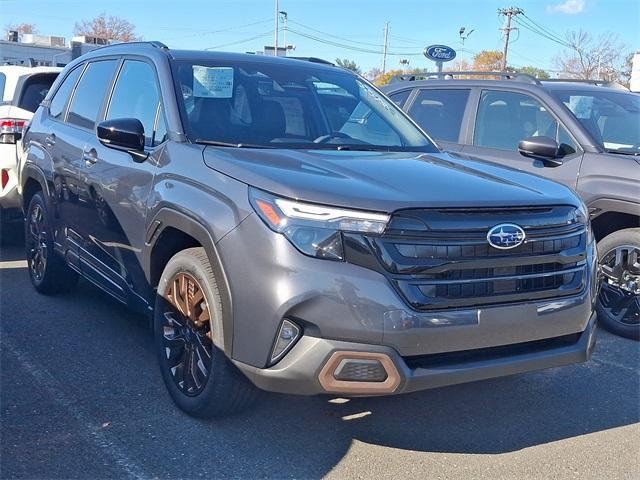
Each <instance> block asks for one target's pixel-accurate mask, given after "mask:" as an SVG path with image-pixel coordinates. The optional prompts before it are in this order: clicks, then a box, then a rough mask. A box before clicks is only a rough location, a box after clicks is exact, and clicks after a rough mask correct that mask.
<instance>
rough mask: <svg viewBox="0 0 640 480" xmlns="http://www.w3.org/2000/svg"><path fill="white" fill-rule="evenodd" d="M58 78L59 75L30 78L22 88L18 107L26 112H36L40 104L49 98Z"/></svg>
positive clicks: (39, 75)
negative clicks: (48, 95)
mask: <svg viewBox="0 0 640 480" xmlns="http://www.w3.org/2000/svg"><path fill="white" fill-rule="evenodd" d="M57 76H58V74H57V73H42V74H36V75H31V76H29V78H27V79H26V80H25V82H24V84H23V86H22V93H21V95H20V100H19V101H18V105H17V106H18V107H20V108H23V109H24V110H28V111H30V112H35V111H36V110H37V109H38V106H39V105H40V102H42V100H44V97H46V96H47V93H48V92H49V89H50V88H51V85H52V84H53V82H54V80H55V79H56V77H57Z"/></svg>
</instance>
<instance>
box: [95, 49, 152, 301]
mask: <svg viewBox="0 0 640 480" xmlns="http://www.w3.org/2000/svg"><path fill="white" fill-rule="evenodd" d="M104 118H105V119H107V120H113V119H118V118H136V119H138V120H140V121H141V123H142V125H143V126H144V130H145V146H146V151H147V153H148V154H149V157H148V158H147V160H145V161H143V162H140V163H137V162H136V161H134V159H133V158H132V156H131V155H130V154H129V153H127V152H123V151H120V150H116V149H113V148H109V147H106V146H104V145H102V144H101V143H100V142H99V141H98V139H97V137H96V136H95V134H93V138H92V140H91V142H90V143H88V144H87V151H85V153H84V154H85V156H88V158H87V166H86V175H85V177H84V185H85V188H86V190H87V191H88V192H89V195H90V197H91V206H92V209H93V211H92V221H91V222H89V223H88V231H87V235H86V237H85V239H84V254H85V258H84V259H83V265H85V268H86V269H87V274H89V275H93V276H94V277H95V280H96V281H98V282H101V283H102V286H103V287H104V288H105V289H107V290H109V291H110V292H111V293H112V294H114V295H115V296H117V297H118V298H121V299H122V300H123V301H125V302H126V303H128V304H129V305H130V306H132V307H134V308H142V309H144V308H145V307H146V306H147V305H146V302H147V301H148V299H149V298H150V292H149V290H148V285H147V283H146V281H145V276H144V272H143V270H142V266H141V265H142V262H141V260H142V259H141V255H142V247H143V244H144V241H145V238H144V234H145V229H144V228H142V227H143V226H144V225H145V224H146V205H147V198H148V196H149V192H150V190H151V188H152V185H153V178H154V174H155V170H156V166H155V165H156V156H157V154H158V148H157V147H158V146H159V145H160V144H161V143H162V141H163V140H164V138H163V137H164V133H160V132H164V116H163V115H161V114H160V94H159V88H158V83H157V81H156V74H155V70H154V68H153V66H152V65H151V64H149V63H146V62H144V61H139V60H127V59H125V60H124V62H123V63H122V66H121V68H120V71H119V73H118V76H117V78H116V81H115V83H114V86H113V93H112V94H111V97H110V99H109V100H108V102H107V105H106V107H105V114H104ZM158 124H159V125H160V126H159V127H158ZM156 132H157V135H156Z"/></svg>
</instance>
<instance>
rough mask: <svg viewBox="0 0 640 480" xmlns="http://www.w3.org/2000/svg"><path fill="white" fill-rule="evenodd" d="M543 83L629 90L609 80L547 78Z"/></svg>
mask: <svg viewBox="0 0 640 480" xmlns="http://www.w3.org/2000/svg"><path fill="white" fill-rule="evenodd" d="M544 81H545V82H570V83H588V84H589V85H597V86H599V87H609V88H615V89H616V90H627V91H628V90H629V89H628V88H627V87H625V86H624V85H621V84H619V83H618V82H610V81H609V80H594V79H583V78H548V79H546V80H544Z"/></svg>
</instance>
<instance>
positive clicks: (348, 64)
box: [336, 58, 362, 75]
mask: <svg viewBox="0 0 640 480" xmlns="http://www.w3.org/2000/svg"><path fill="white" fill-rule="evenodd" d="M336 63H337V64H338V65H340V66H341V67H343V68H346V69H347V70H351V71H352V72H355V73H357V74H358V75H360V74H361V73H362V70H360V67H359V66H358V64H357V63H356V62H354V61H353V60H349V59H348V58H336Z"/></svg>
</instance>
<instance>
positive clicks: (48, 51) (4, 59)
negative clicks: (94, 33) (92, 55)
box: [0, 31, 110, 67]
mask: <svg viewBox="0 0 640 480" xmlns="http://www.w3.org/2000/svg"><path fill="white" fill-rule="evenodd" d="M109 43H110V41H109V40H107V39H104V38H99V37H90V36H86V35H82V36H78V37H73V38H72V40H71V42H70V45H69V46H67V41H66V39H65V38H64V37H54V36H46V35H33V34H30V33H24V34H18V32H16V31H9V32H8V35H7V39H6V40H0V65H25V66H55V67H64V66H65V65H66V64H67V63H69V62H71V60H73V59H75V58H77V57H79V56H80V55H82V54H84V53H87V52H90V51H91V50H94V49H96V48H98V47H100V46H103V45H108V44H109Z"/></svg>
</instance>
